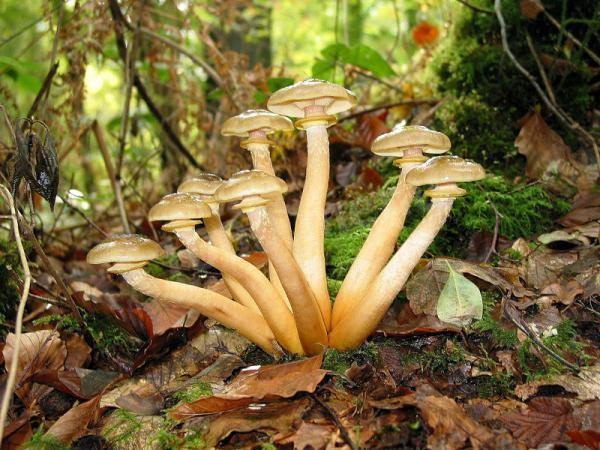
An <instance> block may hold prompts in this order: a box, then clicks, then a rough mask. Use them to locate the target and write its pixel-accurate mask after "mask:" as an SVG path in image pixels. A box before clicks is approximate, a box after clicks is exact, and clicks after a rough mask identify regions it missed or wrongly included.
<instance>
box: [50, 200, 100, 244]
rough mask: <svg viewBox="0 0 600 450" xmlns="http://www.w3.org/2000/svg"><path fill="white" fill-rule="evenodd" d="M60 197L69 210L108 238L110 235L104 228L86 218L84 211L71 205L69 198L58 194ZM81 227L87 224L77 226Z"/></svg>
mask: <svg viewBox="0 0 600 450" xmlns="http://www.w3.org/2000/svg"><path fill="white" fill-rule="evenodd" d="M58 197H59V198H60V199H61V200H62V201H63V203H64V204H65V205H66V206H67V207H68V208H70V209H72V210H73V211H75V212H76V213H77V214H79V215H80V216H81V217H83V220H85V221H86V222H87V223H88V225H90V226H91V227H92V228H93V229H94V230H96V231H97V232H99V233H100V234H101V235H102V236H104V237H106V236H108V233H107V232H106V231H104V230H103V229H102V228H100V227H99V226H98V225H96V223H95V222H94V221H93V220H92V219H90V218H89V217H88V216H86V214H85V213H84V212H83V211H82V210H80V209H79V208H78V207H77V206H75V205H74V204H73V203H71V202H70V201H69V200H68V199H67V198H65V197H63V196H62V195H61V194H58ZM81 226H85V224H79V225H76V227H81ZM55 231H58V230H55Z"/></svg>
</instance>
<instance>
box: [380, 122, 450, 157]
mask: <svg viewBox="0 0 600 450" xmlns="http://www.w3.org/2000/svg"><path fill="white" fill-rule="evenodd" d="M450 146H451V144H450V139H448V136H446V135H445V134H444V133H440V132H439V131H434V130H430V129H429V128H427V127H423V126H420V125H409V126H401V127H394V129H393V130H392V131H390V132H389V133H385V134H382V135H381V136H379V137H377V139H375V140H374V141H373V145H372V146H371V151H372V152H373V153H375V154H376V155H380V156H395V157H399V158H401V157H402V156H404V151H405V150H407V149H409V148H418V149H420V150H421V151H422V152H423V153H427V154H432V155H440V154H442V153H446V152H447V151H448V150H450Z"/></svg>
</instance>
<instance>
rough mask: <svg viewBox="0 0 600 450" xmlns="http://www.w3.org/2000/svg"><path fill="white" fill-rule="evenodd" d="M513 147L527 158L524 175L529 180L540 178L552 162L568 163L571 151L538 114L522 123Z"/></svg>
mask: <svg viewBox="0 0 600 450" xmlns="http://www.w3.org/2000/svg"><path fill="white" fill-rule="evenodd" d="M515 146H516V147H517V148H518V150H519V153H520V154H521V155H524V156H525V157H526V158H527V165H526V167H525V173H526V174H527V177H528V178H530V179H539V178H541V177H542V176H543V175H544V173H546V170H547V169H548V167H549V166H550V164H551V163H552V162H554V161H568V160H569V159H570V157H571V156H570V155H571V149H570V148H569V146H568V145H567V144H565V142H564V141H563V139H562V138H561V137H560V136H559V135H558V134H557V133H556V132H555V131H554V130H552V128H550V127H549V126H548V124H547V123H546V122H545V121H544V119H543V117H542V116H541V114H540V113H539V112H534V113H532V114H531V115H530V116H529V117H528V118H527V120H526V121H525V122H524V124H523V127H522V128H521V131H520V132H519V135H518V136H517V139H516V140H515Z"/></svg>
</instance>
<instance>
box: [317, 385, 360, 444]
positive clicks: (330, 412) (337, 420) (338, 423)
mask: <svg viewBox="0 0 600 450" xmlns="http://www.w3.org/2000/svg"><path fill="white" fill-rule="evenodd" d="M309 395H310V396H311V398H312V399H313V400H314V401H315V402H317V403H318V404H319V406H321V408H323V409H324V410H325V411H326V412H327V415H328V416H329V417H331V418H332V419H333V421H334V422H335V424H336V426H337V427H338V428H339V430H340V435H341V436H342V439H343V440H344V441H345V442H346V444H348V445H349V446H350V448H351V449H352V450H359V447H358V445H356V442H354V441H353V440H352V438H351V437H350V434H349V433H348V430H347V429H346V427H345V426H344V424H343V423H342V421H341V420H340V418H339V417H338V415H337V414H336V412H335V411H334V410H333V409H331V408H330V407H329V406H328V405H327V404H326V403H325V402H324V401H323V400H321V399H320V398H319V397H317V396H316V395H315V394H309Z"/></svg>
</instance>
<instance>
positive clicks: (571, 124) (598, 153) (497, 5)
mask: <svg viewBox="0 0 600 450" xmlns="http://www.w3.org/2000/svg"><path fill="white" fill-rule="evenodd" d="M501 3H502V2H501V0H494V10H495V11H496V17H497V18H498V22H499V24H500V35H501V37H502V48H503V49H504V53H506V55H507V56H508V58H509V59H510V60H511V62H512V63H513V64H514V66H515V67H516V68H517V70H518V71H519V72H521V74H523V76H525V78H527V80H528V81H529V82H530V83H531V85H532V86H533V87H534V89H535V90H536V92H537V93H538V95H539V96H540V97H541V99H542V101H543V102H544V103H545V105H546V106H547V107H548V109H549V110H550V111H551V112H552V113H553V114H554V115H555V116H556V117H557V118H558V120H560V121H561V122H562V123H563V124H564V125H565V126H567V127H568V128H570V129H572V130H573V131H575V132H577V133H579V134H580V135H581V136H582V137H583V138H584V139H585V140H587V141H588V142H589V143H590V144H591V145H592V148H593V149H594V155H595V157H596V164H597V166H598V170H599V171H600V150H599V149H598V144H597V143H596V139H595V138H594V137H593V136H592V135H591V134H590V133H589V132H588V131H587V130H585V129H584V128H583V127H582V126H581V125H580V124H579V123H578V122H577V121H575V120H574V119H573V118H571V117H570V116H569V115H568V114H567V113H566V112H565V111H564V110H563V109H562V108H561V107H560V106H559V105H558V104H556V103H554V102H553V101H552V100H551V99H550V98H549V97H548V96H547V95H546V93H545V92H544V90H543V89H542V87H541V86H540V85H539V83H538V82H537V81H536V80H535V78H534V77H533V75H531V74H530V73H529V71H528V70H527V69H526V68H525V67H523V66H522V65H521V63H520V62H519V61H518V60H517V58H516V57H515V55H514V54H513V52H512V50H511V49H510V45H509V44H508V37H507V33H506V22H505V20H504V16H503V15H502V5H501Z"/></svg>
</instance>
